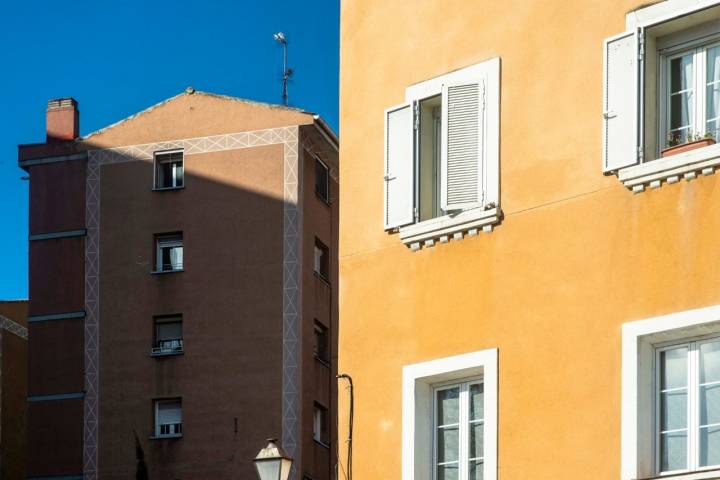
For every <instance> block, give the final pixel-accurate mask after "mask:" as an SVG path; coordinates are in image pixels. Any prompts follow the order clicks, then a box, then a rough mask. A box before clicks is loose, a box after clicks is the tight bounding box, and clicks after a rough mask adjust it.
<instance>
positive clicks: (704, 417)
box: [700, 385, 720, 425]
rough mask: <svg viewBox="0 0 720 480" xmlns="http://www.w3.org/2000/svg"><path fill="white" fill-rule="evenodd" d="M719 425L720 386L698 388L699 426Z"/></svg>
mask: <svg viewBox="0 0 720 480" xmlns="http://www.w3.org/2000/svg"><path fill="white" fill-rule="evenodd" d="M715 423H720V385H709V386H705V387H700V425H711V424H715Z"/></svg>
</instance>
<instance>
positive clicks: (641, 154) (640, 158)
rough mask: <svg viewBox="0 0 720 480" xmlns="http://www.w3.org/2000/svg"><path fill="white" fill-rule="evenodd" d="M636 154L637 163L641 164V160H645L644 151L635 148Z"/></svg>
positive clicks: (641, 148)
mask: <svg viewBox="0 0 720 480" xmlns="http://www.w3.org/2000/svg"><path fill="white" fill-rule="evenodd" d="M637 154H638V161H640V162H641V163H642V161H643V158H645V151H644V149H643V147H638V148H637Z"/></svg>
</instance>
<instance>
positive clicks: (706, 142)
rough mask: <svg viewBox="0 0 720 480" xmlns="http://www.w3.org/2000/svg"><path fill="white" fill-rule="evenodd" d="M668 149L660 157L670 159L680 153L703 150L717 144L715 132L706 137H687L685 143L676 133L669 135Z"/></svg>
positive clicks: (693, 135) (695, 135)
mask: <svg viewBox="0 0 720 480" xmlns="http://www.w3.org/2000/svg"><path fill="white" fill-rule="evenodd" d="M667 144H668V146H667V148H666V149H665V150H663V151H661V152H660V157H669V156H670V155H677V154H678V153H683V152H688V151H690V150H695V149H696V148H703V147H707V146H710V145H714V144H715V134H714V132H707V133H705V135H700V134H697V133H696V134H692V133H691V134H690V135H688V137H687V140H686V141H685V143H680V135H679V134H678V133H677V132H675V133H668V139H667Z"/></svg>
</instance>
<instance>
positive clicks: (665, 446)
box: [660, 432, 687, 472]
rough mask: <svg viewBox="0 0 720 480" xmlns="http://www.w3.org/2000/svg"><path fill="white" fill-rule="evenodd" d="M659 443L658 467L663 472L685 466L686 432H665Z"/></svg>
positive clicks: (682, 468)
mask: <svg viewBox="0 0 720 480" xmlns="http://www.w3.org/2000/svg"><path fill="white" fill-rule="evenodd" d="M660 443H661V445H660V450H661V454H660V468H661V469H662V471H663V472H670V471H673V470H684V469H685V468H687V433H686V432H672V433H665V434H663V435H662V436H661V441H660Z"/></svg>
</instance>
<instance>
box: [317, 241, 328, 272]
mask: <svg viewBox="0 0 720 480" xmlns="http://www.w3.org/2000/svg"><path fill="white" fill-rule="evenodd" d="M314 255H315V265H314V268H315V273H317V274H318V275H319V276H320V277H321V278H322V279H324V280H329V279H330V250H329V249H328V247H327V246H325V244H324V243H322V242H321V241H320V240H318V239H317V238H316V239H315V254H314Z"/></svg>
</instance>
